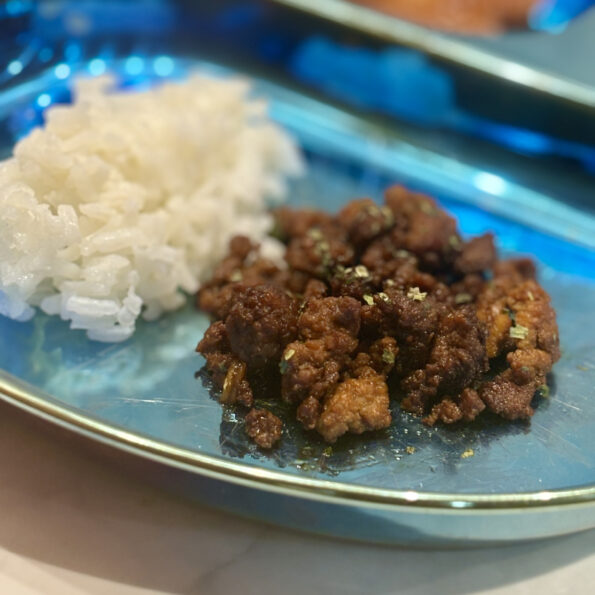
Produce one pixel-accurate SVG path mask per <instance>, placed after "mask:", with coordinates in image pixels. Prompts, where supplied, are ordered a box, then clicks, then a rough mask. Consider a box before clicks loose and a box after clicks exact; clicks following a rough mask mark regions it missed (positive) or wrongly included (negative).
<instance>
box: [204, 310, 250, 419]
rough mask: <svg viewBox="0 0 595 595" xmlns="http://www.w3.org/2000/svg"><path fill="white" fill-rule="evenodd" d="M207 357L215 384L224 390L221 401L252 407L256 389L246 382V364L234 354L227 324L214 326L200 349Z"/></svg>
mask: <svg viewBox="0 0 595 595" xmlns="http://www.w3.org/2000/svg"><path fill="white" fill-rule="evenodd" d="M196 351H198V352H199V353H201V354H202V355H204V357H205V359H206V361H207V370H208V371H209V373H210V374H211V377H212V379H213V384H214V385H215V386H216V387H217V388H219V389H222V390H221V395H220V397H219V400H220V402H221V403H223V404H225V405H234V404H236V403H239V404H240V405H244V406H245V407H251V406H252V403H253V402H254V396H253V394H252V389H251V387H250V385H249V383H248V381H247V380H246V378H245V376H246V364H244V363H243V362H241V361H240V360H239V359H238V358H237V357H235V356H234V355H233V354H232V353H231V352H230V345H229V340H228V338H227V332H226V330H225V324H224V323H223V321H221V320H218V321H217V322H214V323H213V324H211V326H210V327H209V328H208V329H207V331H206V333H205V335H204V337H203V338H202V340H201V341H200V342H199V344H198V345H197V347H196Z"/></svg>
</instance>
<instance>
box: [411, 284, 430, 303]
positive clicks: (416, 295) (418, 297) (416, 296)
mask: <svg viewBox="0 0 595 595" xmlns="http://www.w3.org/2000/svg"><path fill="white" fill-rule="evenodd" d="M427 295H428V294H427V292H426V291H420V290H419V287H412V288H411V289H409V291H408V292H407V297H408V298H411V299H412V300H415V301H416V302H423V301H424V300H425V299H426V296H427Z"/></svg>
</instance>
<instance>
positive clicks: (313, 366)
mask: <svg viewBox="0 0 595 595" xmlns="http://www.w3.org/2000/svg"><path fill="white" fill-rule="evenodd" d="M348 361H349V358H348V356H347V354H334V357H331V354H330V352H329V350H328V349H327V347H326V344H325V341H324V340H323V339H315V340H309V341H305V342H302V341H294V342H293V343H290V344H289V345H288V346H287V347H286V348H285V352H284V353H283V356H282V359H281V373H282V375H283V376H282V378H281V395H282V397H283V400H285V401H287V402H288V403H299V402H301V401H303V400H304V399H306V398H307V397H309V396H311V397H314V398H315V399H321V398H322V397H324V395H325V394H326V393H327V392H328V391H329V390H332V389H333V388H334V387H335V386H336V384H337V383H338V382H339V380H340V378H341V371H342V369H343V368H344V367H345V366H346V365H347V363H348Z"/></svg>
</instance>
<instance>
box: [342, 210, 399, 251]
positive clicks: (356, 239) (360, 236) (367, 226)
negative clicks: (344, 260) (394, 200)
mask: <svg viewBox="0 0 595 595" xmlns="http://www.w3.org/2000/svg"><path fill="white" fill-rule="evenodd" d="M337 221H338V222H339V225H341V226H342V227H343V229H345V230H346V231H347V238H348V240H349V242H351V243H352V244H353V245H354V246H355V247H356V249H357V250H361V249H362V248H364V247H365V246H366V245H368V244H369V243H370V242H371V241H372V240H373V239H374V238H376V237H378V236H379V235H380V234H382V233H385V232H386V231H387V230H389V229H390V228H391V227H392V226H393V223H394V217H393V214H392V212H391V210H390V209H389V208H387V207H386V206H384V207H381V206H378V205H377V204H376V203H375V202H374V201H373V200H372V199H371V198H362V199H360V200H352V201H351V202H349V203H347V205H345V206H344V207H343V208H342V209H341V210H340V211H339V213H338V215H337Z"/></svg>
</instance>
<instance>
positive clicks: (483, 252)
mask: <svg viewBox="0 0 595 595" xmlns="http://www.w3.org/2000/svg"><path fill="white" fill-rule="evenodd" d="M497 259H498V258H497V254H496V247H495V246H494V235H493V234H491V233H486V234H484V235H482V236H478V237H476V238H473V239H471V240H469V241H468V242H465V243H464V244H463V246H462V248H461V251H460V252H459V253H458V255H457V257H456V259H455V261H454V270H455V271H456V272H457V273H461V274H462V275H468V274H470V273H481V272H483V271H488V270H490V269H492V267H493V266H494V265H495V264H496V261H497Z"/></svg>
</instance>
